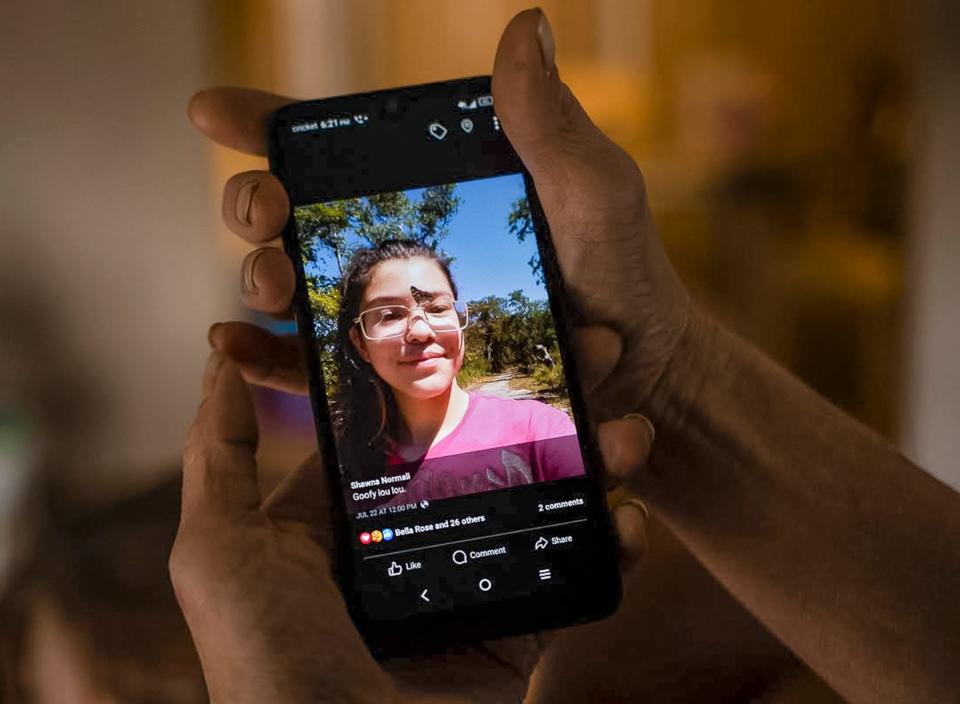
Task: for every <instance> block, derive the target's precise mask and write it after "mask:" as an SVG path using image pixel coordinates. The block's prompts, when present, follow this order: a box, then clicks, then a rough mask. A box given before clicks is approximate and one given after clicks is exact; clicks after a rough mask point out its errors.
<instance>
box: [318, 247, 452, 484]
mask: <svg viewBox="0 0 960 704" xmlns="http://www.w3.org/2000/svg"><path fill="white" fill-rule="evenodd" d="M391 259H429V260H430V261H432V262H435V263H436V264H437V266H439V267H440V269H441V271H443V273H444V275H445V276H446V277H447V281H448V282H449V283H450V289H451V290H452V291H453V297H454V298H456V297H457V285H456V284H455V283H454V281H453V277H452V276H451V275H450V265H449V262H448V260H447V259H445V258H444V257H442V256H441V255H440V254H438V253H437V252H436V251H435V250H433V249H431V248H430V247H428V246H427V245H424V244H421V243H420V242H417V241H415V240H385V241H384V242H381V243H380V244H379V245H377V246H375V247H366V248H363V249H358V250H357V251H356V252H354V254H353V256H352V257H350V262H349V264H347V269H346V271H345V272H344V274H343V279H342V280H341V282H340V312H339V313H338V315H337V341H336V348H335V350H334V359H335V361H336V365H337V390H336V392H335V393H334V403H333V427H334V431H335V433H336V435H337V438H338V440H339V442H338V443H337V449H338V453H339V455H340V461H341V462H342V463H343V465H344V468H345V469H346V470H347V472H348V473H349V475H350V477H351V478H361V479H369V478H374V477H376V476H378V475H379V474H381V473H382V471H383V468H384V463H385V462H386V456H387V452H388V450H389V448H390V443H391V441H392V440H394V439H395V436H396V432H397V429H398V424H399V421H400V414H399V411H398V409H397V404H396V401H395V400H394V397H393V391H392V390H391V389H390V387H389V386H388V385H387V383H386V382H384V381H383V379H381V378H380V377H379V376H378V375H377V373H376V371H374V369H373V367H372V366H371V365H370V363H369V362H367V361H365V360H364V359H363V358H362V357H361V356H360V354H359V352H358V351H357V349H356V347H355V346H354V344H353V342H352V341H351V340H350V330H351V329H353V328H354V327H355V326H356V325H357V324H356V323H355V322H354V320H356V319H357V316H359V315H360V301H361V300H362V299H363V293H364V291H365V290H366V288H367V285H368V284H369V283H370V279H371V278H373V272H374V270H375V269H376V268H377V266H378V265H379V264H382V263H383V262H386V261H389V260H391Z"/></svg>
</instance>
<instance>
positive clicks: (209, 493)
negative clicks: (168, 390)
mask: <svg viewBox="0 0 960 704" xmlns="http://www.w3.org/2000/svg"><path fill="white" fill-rule="evenodd" d="M203 397H204V398H203V402H202V403H201V404H200V408H199V409H198V411H197V418H196V420H195V421H194V422H193V425H192V426H191V428H190V432H189V435H188V437H187V445H186V448H185V449H184V454H183V519H185V520H186V519H188V518H189V517H190V516H191V515H193V514H195V513H197V512H201V513H204V514H206V513H217V514H236V513H242V512H244V511H248V510H255V509H257V508H258V507H259V505H260V492H259V489H258V487H257V465H256V458H255V453H256V451H257V441H258V432H257V419H256V415H255V414H254V409H253V401H252V399H251V398H250V390H249V388H248V387H247V384H246V382H245V381H244V380H243V378H242V377H241V376H240V371H239V370H238V369H237V366H236V364H234V363H233V362H231V361H230V359H229V358H227V357H226V356H225V355H223V354H221V353H219V352H212V353H211V354H210V358H209V360H208V361H207V367H206V370H205V372H204V376H203Z"/></svg>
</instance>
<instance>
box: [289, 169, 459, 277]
mask: <svg viewBox="0 0 960 704" xmlns="http://www.w3.org/2000/svg"><path fill="white" fill-rule="evenodd" d="M454 188H455V184H446V185H442V186H429V187H428V188H425V189H424V190H423V193H422V194H421V196H420V198H419V199H417V200H412V199H411V198H410V197H409V196H408V195H407V194H406V193H404V192H403V191H395V192H390V193H377V194H374V195H371V196H365V197H362V198H348V199H346V200H339V201H335V202H332V203H316V204H314V205H308V206H301V207H298V208H297V209H296V211H295V213H294V218H295V219H296V222H297V233H298V236H299V241H300V247H301V250H302V251H303V252H304V254H306V256H307V259H308V260H309V261H310V262H311V263H312V264H313V265H314V268H321V267H320V265H321V262H323V261H328V260H330V259H332V260H333V263H334V264H335V265H336V268H337V273H338V274H339V275H342V274H343V270H344V267H345V266H346V264H347V262H348V261H349V260H350V256H351V255H352V254H353V252H354V251H356V250H357V249H358V248H360V247H369V246H375V245H378V244H380V243H382V242H383V241H385V240H391V239H394V240H395V239H411V240H416V241H417V242H420V243H422V244H425V245H427V246H428V247H430V248H431V249H437V248H438V247H439V245H440V243H441V242H442V241H443V240H444V238H445V237H446V236H447V235H448V234H449V230H450V221H451V219H452V218H453V216H454V215H455V214H456V212H457V210H458V209H459V207H460V199H459V198H458V197H457V196H456V195H455V193H454ZM308 268H309V267H308Z"/></svg>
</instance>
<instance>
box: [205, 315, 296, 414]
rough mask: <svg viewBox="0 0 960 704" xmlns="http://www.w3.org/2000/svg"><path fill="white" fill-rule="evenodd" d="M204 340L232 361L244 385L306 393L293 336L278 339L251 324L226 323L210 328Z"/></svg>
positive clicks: (289, 392)
mask: <svg viewBox="0 0 960 704" xmlns="http://www.w3.org/2000/svg"><path fill="white" fill-rule="evenodd" d="M207 339H208V340H209V342H210V346H211V347H212V348H213V349H215V350H217V351H218V352H221V353H222V354H224V355H226V356H227V357H229V358H230V359H231V360H233V362H234V363H235V364H236V365H237V367H238V368H239V369H240V373H241V374H242V375H243V378H244V380H245V381H246V382H247V383H250V384H256V385H257V386H266V387H267V388H271V389H276V390H277V391H283V392H285V393H288V394H299V395H301V396H305V395H306V394H307V390H308V388H309V384H308V382H307V372H306V369H305V367H304V365H303V359H302V356H301V350H300V340H299V339H298V338H297V336H296V335H283V336H278V335H273V334H271V333H270V332H268V331H266V330H264V329H263V328H261V327H259V326H257V325H251V324H250V323H240V322H228V323H216V324H214V325H212V326H211V327H210V332H209V333H208V334H207Z"/></svg>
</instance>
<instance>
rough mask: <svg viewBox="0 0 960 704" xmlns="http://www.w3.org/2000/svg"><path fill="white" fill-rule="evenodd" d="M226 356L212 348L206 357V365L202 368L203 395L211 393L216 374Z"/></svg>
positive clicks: (205, 396) (206, 395)
mask: <svg viewBox="0 0 960 704" xmlns="http://www.w3.org/2000/svg"><path fill="white" fill-rule="evenodd" d="M226 359H227V358H226V357H225V356H224V355H222V354H221V353H219V352H217V351H216V350H214V351H213V352H211V353H210V356H209V357H207V366H206V368H205V369H204V370H203V397H204V398H208V397H209V396H210V394H212V393H213V387H214V386H215V385H216V383H217V374H219V373H220V367H222V366H223V363H224V361H226Z"/></svg>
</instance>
